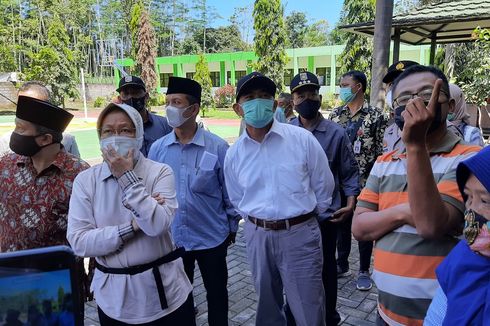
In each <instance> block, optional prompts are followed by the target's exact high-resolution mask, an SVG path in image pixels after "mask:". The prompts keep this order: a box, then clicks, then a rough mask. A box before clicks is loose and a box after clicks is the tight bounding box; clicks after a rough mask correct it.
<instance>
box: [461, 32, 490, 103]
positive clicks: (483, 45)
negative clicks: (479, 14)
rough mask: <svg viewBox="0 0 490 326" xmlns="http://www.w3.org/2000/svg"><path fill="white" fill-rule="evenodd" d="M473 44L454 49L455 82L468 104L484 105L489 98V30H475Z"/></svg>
mask: <svg viewBox="0 0 490 326" xmlns="http://www.w3.org/2000/svg"><path fill="white" fill-rule="evenodd" d="M473 36H474V38H475V40H476V41H475V42H473V43H466V44H461V45H459V46H458V47H457V48H456V49H455V67H454V76H456V79H455V82H456V83H457V84H458V85H460V86H461V88H462V90H463V92H464V94H465V97H466V99H467V101H468V102H469V103H474V104H478V105H479V104H484V101H485V99H486V98H488V97H489V96H490V79H489V78H488V76H490V30H489V29H480V28H477V29H476V30H475V32H474V35H473Z"/></svg>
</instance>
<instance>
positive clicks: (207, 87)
mask: <svg viewBox="0 0 490 326" xmlns="http://www.w3.org/2000/svg"><path fill="white" fill-rule="evenodd" d="M194 80H195V81H197V82H198V83H199V84H201V87H202V95H201V112H202V116H203V117H204V116H205V114H206V111H207V110H208V109H210V108H212V107H214V100H213V90H212V87H213V84H212V82H211V77H210V76H209V68H208V63H207V62H206V58H205V57H204V54H202V53H201V54H200V55H199V60H198V61H197V63H196V74H195V75H194Z"/></svg>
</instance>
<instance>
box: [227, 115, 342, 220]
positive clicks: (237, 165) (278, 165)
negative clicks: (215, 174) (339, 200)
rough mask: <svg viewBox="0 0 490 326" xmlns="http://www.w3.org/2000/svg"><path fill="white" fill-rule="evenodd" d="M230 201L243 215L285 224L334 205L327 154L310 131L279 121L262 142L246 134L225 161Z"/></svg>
mask: <svg viewBox="0 0 490 326" xmlns="http://www.w3.org/2000/svg"><path fill="white" fill-rule="evenodd" d="M225 177H226V184H227V186H228V188H227V189H228V193H229V195H230V200H231V202H232V203H233V205H234V206H235V207H236V209H237V210H238V212H239V213H240V215H242V216H244V217H245V216H253V217H257V218H261V219H266V220H283V219H289V218H292V217H295V216H298V215H302V214H306V213H309V212H312V211H316V213H319V214H321V213H323V212H325V211H326V210H327V209H328V208H329V207H330V205H331V203H332V192H333V190H334V187H335V181H334V178H333V175H332V172H331V170H330V167H329V164H328V159H327V155H326V154H325V151H324V150H323V149H322V147H321V146H320V143H319V142H318V140H317V139H316V138H315V137H314V136H313V135H312V134H311V132H309V131H308V130H306V129H303V128H299V127H296V126H291V125H289V124H285V123H280V122H278V121H276V120H274V122H273V123H272V127H271V129H270V130H269V132H268V133H267V134H266V135H265V137H264V139H263V140H262V142H261V143H259V142H257V141H255V140H253V139H252V138H250V137H249V135H248V133H247V132H244V133H243V134H242V135H241V136H240V138H239V139H238V140H237V141H236V143H234V144H233V145H232V146H231V147H230V149H229V150H228V152H227V153H226V159H225Z"/></svg>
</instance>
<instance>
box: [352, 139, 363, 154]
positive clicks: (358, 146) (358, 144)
mask: <svg viewBox="0 0 490 326" xmlns="http://www.w3.org/2000/svg"><path fill="white" fill-rule="evenodd" d="M353 149H354V154H359V153H361V141H360V140H356V141H355V142H354V148H353Z"/></svg>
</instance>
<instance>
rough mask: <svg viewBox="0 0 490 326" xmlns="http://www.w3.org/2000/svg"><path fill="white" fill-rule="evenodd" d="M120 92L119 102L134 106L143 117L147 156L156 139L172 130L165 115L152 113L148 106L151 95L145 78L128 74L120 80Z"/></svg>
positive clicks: (144, 153) (143, 146)
mask: <svg viewBox="0 0 490 326" xmlns="http://www.w3.org/2000/svg"><path fill="white" fill-rule="evenodd" d="M116 91H117V92H118V93H119V96H118V99H117V102H118V103H124V104H127V105H129V106H132V107H133V108H135V109H136V111H138V112H139V114H140V115H141V118H142V119H143V128H144V131H145V132H144V137H143V145H141V148H140V151H141V153H142V154H143V155H144V156H145V157H147V156H148V152H149V151H150V147H151V145H152V144H153V143H154V142H155V140H157V139H159V138H161V137H163V136H165V135H167V134H168V133H170V132H171V131H172V128H171V127H170V126H169V125H168V122H167V119H166V118H165V117H162V116H159V115H157V114H153V113H151V112H150V111H149V110H148V108H147V105H148V100H149V99H150V95H149V94H148V92H147V91H146V86H145V83H144V82H143V80H142V79H141V78H139V77H136V76H126V77H123V78H121V80H120V81H119V87H118V88H117V89H116Z"/></svg>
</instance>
